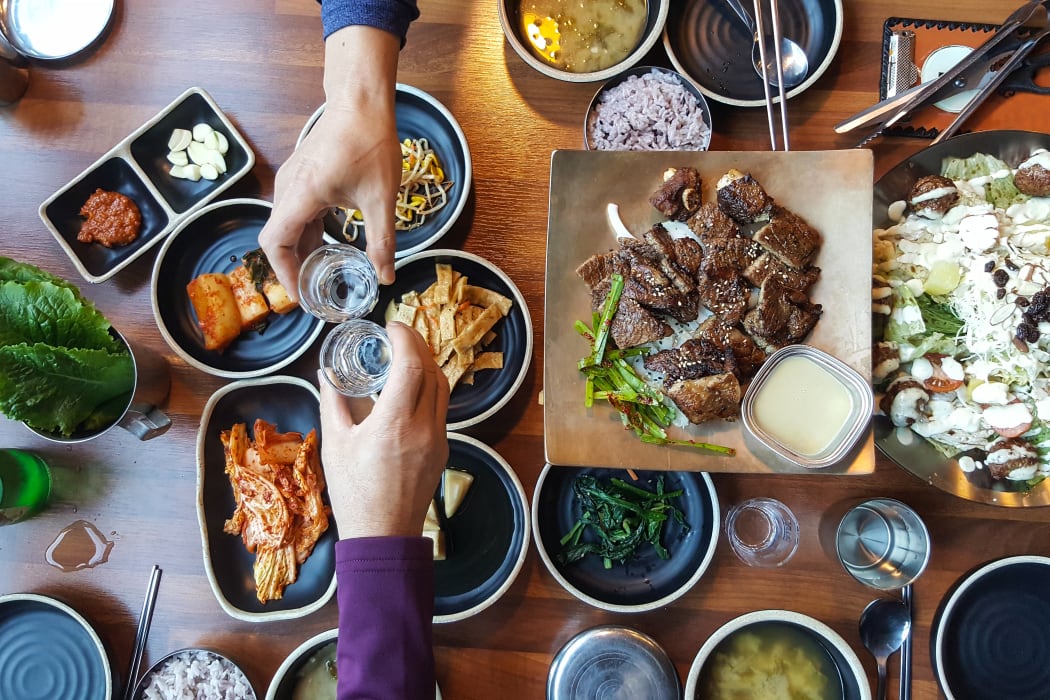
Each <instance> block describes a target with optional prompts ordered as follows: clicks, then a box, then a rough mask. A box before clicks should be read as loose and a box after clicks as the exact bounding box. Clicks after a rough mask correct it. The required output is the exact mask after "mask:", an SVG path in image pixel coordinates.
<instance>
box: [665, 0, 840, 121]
mask: <svg viewBox="0 0 1050 700" xmlns="http://www.w3.org/2000/svg"><path fill="white" fill-rule="evenodd" d="M778 5H779V7H780V30H781V34H782V35H783V36H785V37H790V38H791V39H793V40H794V41H795V42H796V43H797V44H798V45H799V46H801V47H802V49H803V50H804V51H805V52H806V57H807V58H808V59H809V74H808V75H807V76H806V79H805V80H804V81H803V82H802V83H801V84H800V85H798V86H796V87H794V88H792V89H791V90H788V92H787V97H788V98H791V97H794V96H795V95H797V94H799V93H801V92H802V91H803V90H805V89H806V88H808V87H809V86H810V85H812V84H813V83H815V82H816V81H817V79H818V78H820V76H821V75H823V74H824V71H826V70H827V68H828V66H829V65H831V61H832V59H834V58H835V53H836V52H837V51H838V47H839V40H840V39H841V37H842V2H841V0H781V2H780V3H778ZM744 6H745V9H747V10H748V12H749V13H751V12H753V10H752V9H751V3H750V2H745V3H744ZM765 27H766V29H767V30H768V31H772V30H771V21H770V19H769V18H768V17H767V18H766V22H765ZM753 45H754V43H753V38H752V36H751V35H750V33H749V32H748V31H747V28H746V27H745V26H744V23H743V22H742V21H740V18H739V17H737V16H736V14H734V13H733V11H732V10H731V9H729V6H728V5H726V4H725V3H722V2H707V1H706V0H688V1H687V2H672V3H671V9H670V12H669V13H668V15H667V25H666V28H665V29H664V48H665V49H666V50H667V55H668V56H669V57H670V59H671V63H672V64H673V65H674V67H675V68H677V69H678V71H679V72H680V73H682V74H684V75H687V76H688V77H689V78H690V79H691V80H692V81H693V82H694V83H696V85H697V87H699V88H700V90H701V91H702V92H703V93H704V94H705V95H707V96H708V97H710V98H711V99H713V100H717V101H719V102H724V103H726V104H731V105H737V106H740V107H761V106H763V105H765V103H766V97H765V90H764V89H763V86H762V78H761V76H759V74H758V73H757V72H756V71H755V66H754V65H753V64H752V63H751V47H752V46H753ZM771 89H772V94H773V96H774V98H776V95H777V90H776V88H771Z"/></svg>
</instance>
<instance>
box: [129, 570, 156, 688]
mask: <svg viewBox="0 0 1050 700" xmlns="http://www.w3.org/2000/svg"><path fill="white" fill-rule="evenodd" d="M160 573H161V570H160V567H159V566H157V565H156V564H154V565H153V569H152V570H151V571H150V577H149V586H148V587H147V588H146V599H145V600H144V601H142V612H141V613H139V626H138V629H137V630H136V631H135V650H134V651H133V652H132V654H131V666H130V667H129V668H128V678H127V683H126V684H125V686H124V700H131V697H132V695H134V693H135V685H136V684H137V682H138V679H139V667H140V666H141V665H142V652H143V651H145V650H146V638H147V637H148V636H149V625H150V622H151V621H152V620H153V606H154V604H155V603H156V602H157V589H158V588H159V587H160Z"/></svg>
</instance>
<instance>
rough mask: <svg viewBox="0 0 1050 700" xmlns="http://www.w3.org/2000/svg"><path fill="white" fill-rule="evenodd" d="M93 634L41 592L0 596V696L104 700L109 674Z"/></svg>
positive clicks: (30, 699) (108, 690)
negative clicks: (39, 593) (37, 593)
mask: <svg viewBox="0 0 1050 700" xmlns="http://www.w3.org/2000/svg"><path fill="white" fill-rule="evenodd" d="M111 673H112V672H111V670H110V666H109V660H108V659H107V658H106V655H105V650H104V648H103V647H102V642H101V641H100V640H99V638H98V635H97V634H96V633H95V631H94V630H92V629H91V627H90V625H88V623H87V621H85V620H84V618H82V617H81V616H80V615H79V614H77V613H76V612H75V611H73V610H72V609H71V608H69V607H67V606H66V605H64V604H62V603H59V602H58V601H56V600H52V599H50V598H45V597H44V596H39V595H32V594H15V595H10V596H0V698H12V699H14V698H18V700H54V698H63V699H64V700H109V697H110V694H111V692H112V691H113V678H112V675H111Z"/></svg>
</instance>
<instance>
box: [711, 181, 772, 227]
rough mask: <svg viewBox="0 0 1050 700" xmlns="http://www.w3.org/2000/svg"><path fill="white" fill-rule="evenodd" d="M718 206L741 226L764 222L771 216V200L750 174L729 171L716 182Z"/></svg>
mask: <svg viewBox="0 0 1050 700" xmlns="http://www.w3.org/2000/svg"><path fill="white" fill-rule="evenodd" d="M716 196H717V198H718V206H719V207H720V208H721V209H722V211H724V212H725V213H726V214H728V215H729V216H731V217H732V218H733V219H735V220H736V221H737V222H739V223H741V224H753V223H755V222H758V221H766V220H768V219H769V217H770V216H771V215H772V214H773V198H772V197H770V196H769V195H768V194H766V191H765V190H764V189H762V185H760V184H758V180H756V179H755V178H753V177H751V174H750V173H748V174H744V173H742V172H740V171H739V170H730V171H729V172H727V173H726V174H725V175H723V176H722V177H721V179H719V181H718V190H717V195H716Z"/></svg>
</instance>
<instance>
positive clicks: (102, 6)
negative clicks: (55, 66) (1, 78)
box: [0, 0, 114, 60]
mask: <svg viewBox="0 0 1050 700" xmlns="http://www.w3.org/2000/svg"><path fill="white" fill-rule="evenodd" d="M113 5H114V0H49V1H48V2H40V0H7V2H4V3H0V13H2V14H0V34H2V35H3V38H4V39H6V40H7V42H8V43H9V44H10V45H11V47H13V48H14V49H15V50H16V51H17V52H18V53H20V54H22V55H23V56H28V57H30V58H39V59H52V60H53V59H61V58H68V57H70V56H72V55H73V54H76V53H79V52H80V51H83V50H84V49H86V48H87V47H89V46H91V44H93V43H94V42H95V40H96V39H98V38H99V37H100V36H102V34H103V32H105V31H106V27H108V26H109V21H110V18H111V17H112V16H113Z"/></svg>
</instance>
